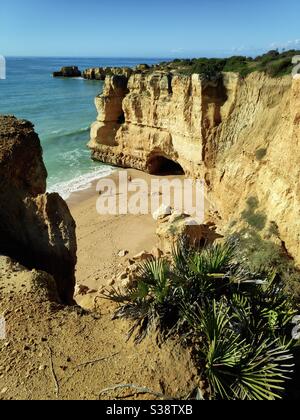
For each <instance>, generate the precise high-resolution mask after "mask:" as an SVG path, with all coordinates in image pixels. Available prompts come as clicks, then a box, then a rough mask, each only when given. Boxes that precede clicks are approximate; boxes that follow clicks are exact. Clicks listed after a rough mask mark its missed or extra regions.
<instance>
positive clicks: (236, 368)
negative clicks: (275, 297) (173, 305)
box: [184, 301, 293, 400]
mask: <svg viewBox="0 0 300 420" xmlns="http://www.w3.org/2000/svg"><path fill="white" fill-rule="evenodd" d="M230 313H231V308H230V307H229V306H227V304H226V303H225V301H222V302H220V303H217V302H216V301H213V302H212V304H210V305H209V304H207V305H206V306H205V307H204V308H200V307H197V309H196V310H195V311H191V310H187V308H185V310H184V316H185V317H186V319H187V321H188V322H189V323H190V325H191V327H192V328H193V329H194V330H195V333H196V334H198V336H199V339H200V340H199V349H200V350H199V352H198V354H196V358H197V363H198V366H200V369H201V371H202V372H201V373H202V375H204V376H205V377H207V378H208V380H209V383H210V387H211V396H210V397H211V398H213V399H229V400H230V399H243V400H246V399H248V400H263V399H267V400H273V399H276V398H280V397H281V394H282V391H284V383H285V380H286V379H287V378H288V375H290V374H291V372H292V367H293V364H291V359H292V358H293V356H292V354H291V353H289V348H288V347H289V346H288V344H286V345H283V344H282V343H281V342H280V340H279V339H277V340H274V341H270V340H268V339H266V338H265V337H264V339H262V340H260V344H257V343H255V342H250V341H248V340H247V339H246V338H243V337H242V336H241V335H240V334H239V333H237V332H236V331H234V329H232V327H231V320H232V319H231V316H230ZM287 363H288V364H287Z"/></svg>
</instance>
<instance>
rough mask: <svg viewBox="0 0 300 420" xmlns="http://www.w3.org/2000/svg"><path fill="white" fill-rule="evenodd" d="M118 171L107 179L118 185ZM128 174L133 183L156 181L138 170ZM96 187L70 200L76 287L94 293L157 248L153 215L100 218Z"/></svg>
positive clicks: (73, 196) (101, 215)
mask: <svg viewBox="0 0 300 420" xmlns="http://www.w3.org/2000/svg"><path fill="white" fill-rule="evenodd" d="M119 171H120V170H119V169H116V171H115V172H113V173H112V174H111V175H110V176H108V177H106V178H108V179H110V180H114V181H115V182H116V184H117V185H118V183H119ZM126 172H127V174H128V177H129V179H132V180H133V181H134V180H135V179H136V178H138V179H143V180H145V181H147V183H149V181H150V180H151V179H152V178H154V177H152V176H150V175H148V174H145V173H143V172H140V171H136V170H127V171H126ZM155 178H157V177H155ZM102 180H103V178H102ZM96 186H97V182H94V183H93V185H92V187H91V188H89V189H88V190H84V191H81V192H78V193H74V194H72V195H71V196H70V198H69V200H68V205H69V207H70V210H71V213H72V215H73V217H74V219H75V221H76V225H77V240H78V253H77V255H78V263H77V273H76V278H77V283H78V284H83V285H86V286H88V287H89V288H90V289H91V290H98V289H99V288H101V287H102V286H107V285H108V284H109V283H110V281H111V279H112V278H113V277H114V276H116V274H118V273H119V272H121V271H122V267H123V266H124V265H125V264H126V261H127V260H128V259H129V258H132V257H133V256H135V255H136V254H138V253H139V252H141V251H143V250H145V251H148V252H150V251H151V250H152V249H153V248H154V247H155V246H156V244H157V237H156V234H155V232H156V221H155V220H154V219H153V217H152V214H147V215H132V214H126V215H103V214H99V213H98V212H97V209H96V203H97V200H98V198H99V192H97V191H96ZM120 251H126V252H127V255H126V256H125V257H120V256H119V255H118V254H119V253H120Z"/></svg>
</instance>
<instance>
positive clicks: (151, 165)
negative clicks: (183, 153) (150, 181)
mask: <svg viewBox="0 0 300 420" xmlns="http://www.w3.org/2000/svg"><path fill="white" fill-rule="evenodd" d="M148 171H149V173H150V174H151V175H161V176H167V175H185V172H184V170H183V168H182V166H181V165H180V164H179V163H178V162H175V161H174V160H171V159H168V158H166V157H164V156H153V157H152V158H151V159H150V160H149V162H148Z"/></svg>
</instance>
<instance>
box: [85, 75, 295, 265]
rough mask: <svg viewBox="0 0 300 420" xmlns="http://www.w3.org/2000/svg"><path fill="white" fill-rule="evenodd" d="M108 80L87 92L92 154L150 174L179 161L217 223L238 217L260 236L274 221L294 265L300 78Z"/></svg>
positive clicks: (134, 77)
mask: <svg viewBox="0 0 300 420" xmlns="http://www.w3.org/2000/svg"><path fill="white" fill-rule="evenodd" d="M117 80H118V79H116V77H115V76H112V77H107V78H106V81H105V88H104V94H103V96H100V97H98V98H96V106H97V109H98V113H99V115H98V121H97V122H96V123H95V124H94V125H93V127H92V130H91V140H90V143H89V147H90V148H91V150H92V157H93V159H97V160H100V161H103V162H107V163H110V164H115V165H118V166H122V167H133V168H137V169H141V170H143V171H148V172H151V173H160V172H162V171H163V169H164V166H166V165H169V163H170V162H173V163H176V164H177V165H180V167H181V168H182V169H183V171H184V172H185V174H186V175H187V176H192V177H195V178H202V179H205V181H206V190H207V191H206V193H207V197H208V198H209V199H210V202H211V203H212V207H213V208H214V210H215V211H216V212H218V214H219V219H220V220H218V222H219V226H218V228H219V229H220V227H222V230H223V231H225V230H227V229H228V228H229V226H231V225H235V226H237V225H238V224H240V223H242V222H243V223H244V224H249V225H250V226H251V227H253V228H255V229H257V230H258V231H259V232H261V233H262V234H263V233H264V232H267V231H268V229H269V227H270V224H272V226H274V225H277V226H278V238H279V240H280V241H282V243H283V245H284V246H285V247H286V248H287V249H288V251H289V252H290V254H291V255H292V256H293V257H295V259H296V261H297V262H298V263H299V264H300V222H299V220H300V219H299V214H300V198H299V197H300V195H299V171H300V170H299V161H300V152H299V150H300V149H299V136H300V114H299V105H300V80H298V79H296V78H295V79H292V77H291V76H285V77H282V78H271V77H269V76H267V75H265V74H264V73H257V72H255V73H252V74H250V75H249V76H247V77H246V78H241V77H240V76H238V75H237V74H234V73H224V74H223V78H221V79H220V80H219V81H215V82H212V81H211V82H209V81H205V80H203V79H202V78H201V77H200V76H199V75H192V76H184V75H180V74H176V73H174V72H167V71H162V72H159V71H151V72H143V73H141V74H133V75H132V76H131V77H130V78H129V80H128V82H127V86H125V82H124V85H123V86H122V90H121V91H120V90H119V88H118V81H117ZM116 98H118V99H116ZM116 103H117V104H116ZM112 110H113V114H114V115H113V116H112ZM115 111H117V112H115ZM249 203H250V207H251V203H255V205H254V208H253V206H252V208H251V209H249ZM250 212H252V213H253V214H250ZM249 216H250V217H249ZM251 216H254V217H251ZM257 221H258V222H257ZM256 222H257V223H256ZM255 224H257V226H254V225H255Z"/></svg>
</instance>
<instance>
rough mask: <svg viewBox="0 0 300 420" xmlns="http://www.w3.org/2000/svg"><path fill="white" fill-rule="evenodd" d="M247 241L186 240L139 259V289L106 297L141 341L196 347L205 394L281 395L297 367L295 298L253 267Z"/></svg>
mask: <svg viewBox="0 0 300 420" xmlns="http://www.w3.org/2000/svg"><path fill="white" fill-rule="evenodd" d="M248 205H249V208H251V207H252V209H253V208H254V209H256V208H257V205H258V203H257V200H256V199H255V198H251V199H249V200H248ZM241 246H242V242H241V241H240V238H239V237H235V238H231V239H230V240H229V241H228V242H226V243H223V244H217V245H211V246H208V247H205V248H204V249H195V248H192V247H190V246H189V245H187V241H185V240H182V241H180V242H179V243H178V244H177V246H176V247H175V248H174V250H173V254H172V260H164V259H159V260H155V259H153V260H150V261H148V262H145V263H142V264H141V266H140V269H139V274H138V277H137V286H136V287H135V288H133V289H132V290H130V291H128V292H126V293H122V292H120V291H115V293H114V294H112V295H111V294H110V295H104V297H105V298H108V299H111V300H113V301H115V302H118V304H119V309H118V310H117V312H116V314H115V317H116V318H125V319H129V320H131V321H132V323H133V325H132V327H131V329H130V331H129V337H131V336H132V335H133V334H135V341H136V342H137V343H139V342H141V340H143V339H144V338H145V337H146V335H147V334H149V333H150V332H156V333H158V335H159V337H160V338H162V339H166V338H167V337H170V336H177V337H180V338H181V341H182V343H183V345H188V346H189V347H190V348H191V350H192V354H193V359H194V362H195V365H196V367H197V368H198V371H199V375H200V377H201V380H202V381H204V382H207V383H208V385H209V386H208V390H207V392H206V394H204V393H201V391H200V390H199V391H198V394H201V395H200V397H201V398H202V399H229V400H236V399H242V400H247V399H248V400H263V399H266V400H273V399H278V398H282V396H283V392H284V389H285V383H286V380H287V378H289V377H290V376H291V375H292V373H293V369H292V367H293V365H292V359H293V356H292V353H291V348H292V345H293V343H292V342H291V330H292V319H293V317H294V315H295V313H296V310H295V308H296V306H295V303H294V301H293V300H292V299H291V298H290V297H289V295H288V294H287V293H286V291H285V287H284V282H283V280H282V278H281V276H280V275H278V274H277V273H275V272H274V270H267V269H264V270H263V271H251V270H249V265H248V263H247V259H246V258H245V257H244V256H242V255H241V253H240V247H241Z"/></svg>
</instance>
